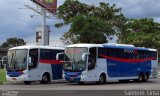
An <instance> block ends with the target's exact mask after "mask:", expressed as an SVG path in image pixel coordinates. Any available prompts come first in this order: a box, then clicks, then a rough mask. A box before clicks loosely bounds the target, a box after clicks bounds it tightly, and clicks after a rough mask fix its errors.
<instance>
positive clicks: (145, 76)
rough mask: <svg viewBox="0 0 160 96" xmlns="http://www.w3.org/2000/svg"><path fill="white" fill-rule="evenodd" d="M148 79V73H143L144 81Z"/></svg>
mask: <svg viewBox="0 0 160 96" xmlns="http://www.w3.org/2000/svg"><path fill="white" fill-rule="evenodd" d="M148 79H149V74H148V73H146V74H145V75H144V80H143V81H144V82H147V81H148Z"/></svg>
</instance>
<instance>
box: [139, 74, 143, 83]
mask: <svg viewBox="0 0 160 96" xmlns="http://www.w3.org/2000/svg"><path fill="white" fill-rule="evenodd" d="M143 80H144V74H143V73H140V74H139V75H138V82H143Z"/></svg>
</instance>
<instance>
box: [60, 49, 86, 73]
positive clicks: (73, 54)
mask: <svg viewBox="0 0 160 96" xmlns="http://www.w3.org/2000/svg"><path fill="white" fill-rule="evenodd" d="M87 52H88V49H87V48H82V47H80V48H77V47H76V48H74V47H71V48H66V50H65V56H64V67H63V68H64V70H65V71H84V70H85V69H86V64H87V59H86V60H85V61H83V60H82V54H84V53H87Z"/></svg>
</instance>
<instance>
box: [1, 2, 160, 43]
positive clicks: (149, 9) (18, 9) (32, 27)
mask: <svg viewBox="0 0 160 96" xmlns="http://www.w3.org/2000/svg"><path fill="white" fill-rule="evenodd" d="M29 1H30V0H0V44H1V43H3V42H4V41H6V39H7V38H12V37H17V38H22V39H24V40H25V41H26V42H27V43H34V42H35V34H36V28H37V27H40V26H41V21H42V18H41V16H39V15H38V14H37V13H35V12H33V11H31V10H29V9H26V7H24V5H28V4H31V5H32V2H29ZM64 1H65V0H58V6H59V5H61V4H63V2H64ZM79 1H81V2H83V3H87V4H90V5H95V6H98V4H99V2H106V3H109V4H110V5H112V4H116V7H117V8H119V7H121V8H122V13H123V14H124V15H125V17H127V18H153V19H154V21H155V22H160V10H159V9H160V0H79ZM32 15H34V16H33V17H32V18H31V16H32ZM60 21H61V20H58V19H57V18H56V17H53V18H51V19H47V25H48V26H50V28H51V33H50V40H51V41H52V40H59V38H61V37H62V35H63V34H64V32H67V30H69V26H64V27H62V28H55V27H54V24H56V23H58V22H60Z"/></svg>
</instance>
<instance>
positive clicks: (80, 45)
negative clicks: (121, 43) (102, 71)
mask: <svg viewBox="0 0 160 96" xmlns="http://www.w3.org/2000/svg"><path fill="white" fill-rule="evenodd" d="M67 47H103V45H102V44H87V43H81V44H71V45H68V46H67Z"/></svg>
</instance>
